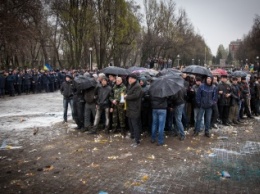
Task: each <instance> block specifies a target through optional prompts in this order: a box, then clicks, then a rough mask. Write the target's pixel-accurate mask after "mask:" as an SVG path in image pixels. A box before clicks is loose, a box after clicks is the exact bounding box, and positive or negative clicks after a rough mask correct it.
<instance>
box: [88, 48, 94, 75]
mask: <svg viewBox="0 0 260 194" xmlns="http://www.w3.org/2000/svg"><path fill="white" fill-rule="evenodd" d="M88 50H89V69H90V71H92V50H93V49H92V47H89V49H88Z"/></svg>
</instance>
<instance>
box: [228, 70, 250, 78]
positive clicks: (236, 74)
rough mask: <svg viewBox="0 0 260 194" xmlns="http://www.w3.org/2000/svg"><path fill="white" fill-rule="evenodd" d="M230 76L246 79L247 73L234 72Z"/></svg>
mask: <svg viewBox="0 0 260 194" xmlns="http://www.w3.org/2000/svg"><path fill="white" fill-rule="evenodd" d="M231 75H232V76H234V77H246V76H247V73H246V72H245V71H234V72H232V73H231Z"/></svg>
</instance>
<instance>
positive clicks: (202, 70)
mask: <svg viewBox="0 0 260 194" xmlns="http://www.w3.org/2000/svg"><path fill="white" fill-rule="evenodd" d="M182 72H183V73H189V74H194V75H205V76H212V73H211V72H210V71H209V70H208V69H207V68H206V67H202V66H198V65H189V66H187V67H186V68H185V69H184V70H183V71H182Z"/></svg>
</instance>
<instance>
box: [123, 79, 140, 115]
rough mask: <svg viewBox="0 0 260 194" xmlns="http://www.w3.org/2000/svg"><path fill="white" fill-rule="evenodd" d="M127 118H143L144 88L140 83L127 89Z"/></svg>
mask: <svg viewBox="0 0 260 194" xmlns="http://www.w3.org/2000/svg"><path fill="white" fill-rule="evenodd" d="M126 94H127V96H126V98H125V100H126V106H127V108H126V116H127V117H128V118H139V117H140V116H141V100H142V88H141V86H140V84H139V83H138V82H135V83H133V84H131V85H129V86H128V88H127V93H126Z"/></svg>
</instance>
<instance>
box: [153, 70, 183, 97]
mask: <svg viewBox="0 0 260 194" xmlns="http://www.w3.org/2000/svg"><path fill="white" fill-rule="evenodd" d="M183 87H184V79H183V78H182V77H181V76H179V75H164V76H161V77H157V78H156V79H154V80H153V82H152V83H151V86H150V89H149V92H150V93H151V95H153V96H154V97H159V98H164V97H168V96H172V95H174V94H176V93H177V92H178V91H179V90H181V89H182V88H183Z"/></svg>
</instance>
